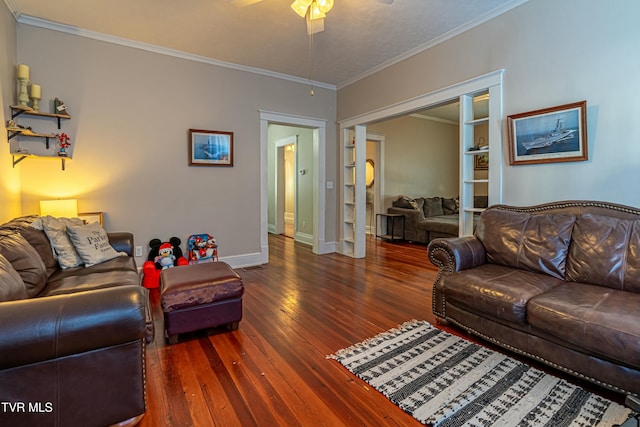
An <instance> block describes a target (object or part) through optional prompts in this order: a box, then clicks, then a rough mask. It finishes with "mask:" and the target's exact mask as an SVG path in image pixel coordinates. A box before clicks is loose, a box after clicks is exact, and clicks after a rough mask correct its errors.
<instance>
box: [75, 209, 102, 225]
mask: <svg viewBox="0 0 640 427" xmlns="http://www.w3.org/2000/svg"><path fill="white" fill-rule="evenodd" d="M78 218H80V219H81V220H82V221H83V222H84V223H85V224H93V223H94V222H97V223H98V224H100V225H103V224H102V212H85V213H78Z"/></svg>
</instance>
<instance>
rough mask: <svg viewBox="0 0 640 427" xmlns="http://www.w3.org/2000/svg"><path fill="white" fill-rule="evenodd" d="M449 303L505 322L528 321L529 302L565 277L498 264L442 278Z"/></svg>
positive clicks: (558, 283)
mask: <svg viewBox="0 0 640 427" xmlns="http://www.w3.org/2000/svg"><path fill="white" fill-rule="evenodd" d="M442 280H443V281H444V288H445V291H446V302H447V303H448V304H454V305H456V306H459V307H465V308H466V309H468V310H470V311H472V312H476V313H482V314H483V315H487V316H489V317H491V318H495V319H499V320H500V321H502V322H503V323H504V322H516V323H519V324H522V325H524V324H526V323H527V303H528V302H529V300H530V299H531V298H533V297H535V296H537V295H540V294H542V293H544V292H547V291H549V290H550V289H553V288H554V287H556V286H560V285H561V284H562V283H564V282H563V281H562V280H559V279H556V278H553V277H551V276H548V275H546V274H540V273H532V272H529V271H524V270H517V269H514V268H511V267H506V266H503V265H496V264H483V265H481V266H478V267H476V268H472V269H468V270H463V271H461V272H458V273H453V274H450V275H446V276H444V277H443V279H442Z"/></svg>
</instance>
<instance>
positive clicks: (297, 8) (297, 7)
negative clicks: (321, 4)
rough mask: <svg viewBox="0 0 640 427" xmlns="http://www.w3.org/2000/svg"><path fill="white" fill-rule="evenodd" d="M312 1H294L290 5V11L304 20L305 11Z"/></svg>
mask: <svg viewBox="0 0 640 427" xmlns="http://www.w3.org/2000/svg"><path fill="white" fill-rule="evenodd" d="M311 3H312V0H295V1H294V2H293V3H291V9H293V11H294V12H295V13H297V14H298V15H300V17H302V18H304V17H305V16H306V15H307V9H308V8H309V6H310V5H311Z"/></svg>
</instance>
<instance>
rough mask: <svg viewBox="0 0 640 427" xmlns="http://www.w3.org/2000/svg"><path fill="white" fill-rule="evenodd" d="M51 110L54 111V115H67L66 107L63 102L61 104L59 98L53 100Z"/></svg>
mask: <svg viewBox="0 0 640 427" xmlns="http://www.w3.org/2000/svg"><path fill="white" fill-rule="evenodd" d="M53 108H54V110H55V111H54V113H56V114H65V115H69V112H68V111H67V106H66V105H64V102H62V100H61V99H60V98H55V99H54V100H53Z"/></svg>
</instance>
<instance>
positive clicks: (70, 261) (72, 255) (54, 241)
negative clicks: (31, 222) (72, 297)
mask: <svg viewBox="0 0 640 427" xmlns="http://www.w3.org/2000/svg"><path fill="white" fill-rule="evenodd" d="M41 219H42V228H43V229H44V232H45V233H46V234H47V237H48V238H49V241H50V242H51V246H52V247H53V252H54V255H55V258H56V259H57V260H58V264H59V265H60V268H62V269H63V270H65V269H67V268H73V267H79V266H81V265H82V258H80V256H79V255H78V253H77V252H76V250H75V248H74V247H73V244H72V243H71V240H69V236H68V235H67V226H69V225H82V224H83V222H82V220H81V219H80V218H54V217H52V216H43V217H42V218H41Z"/></svg>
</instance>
